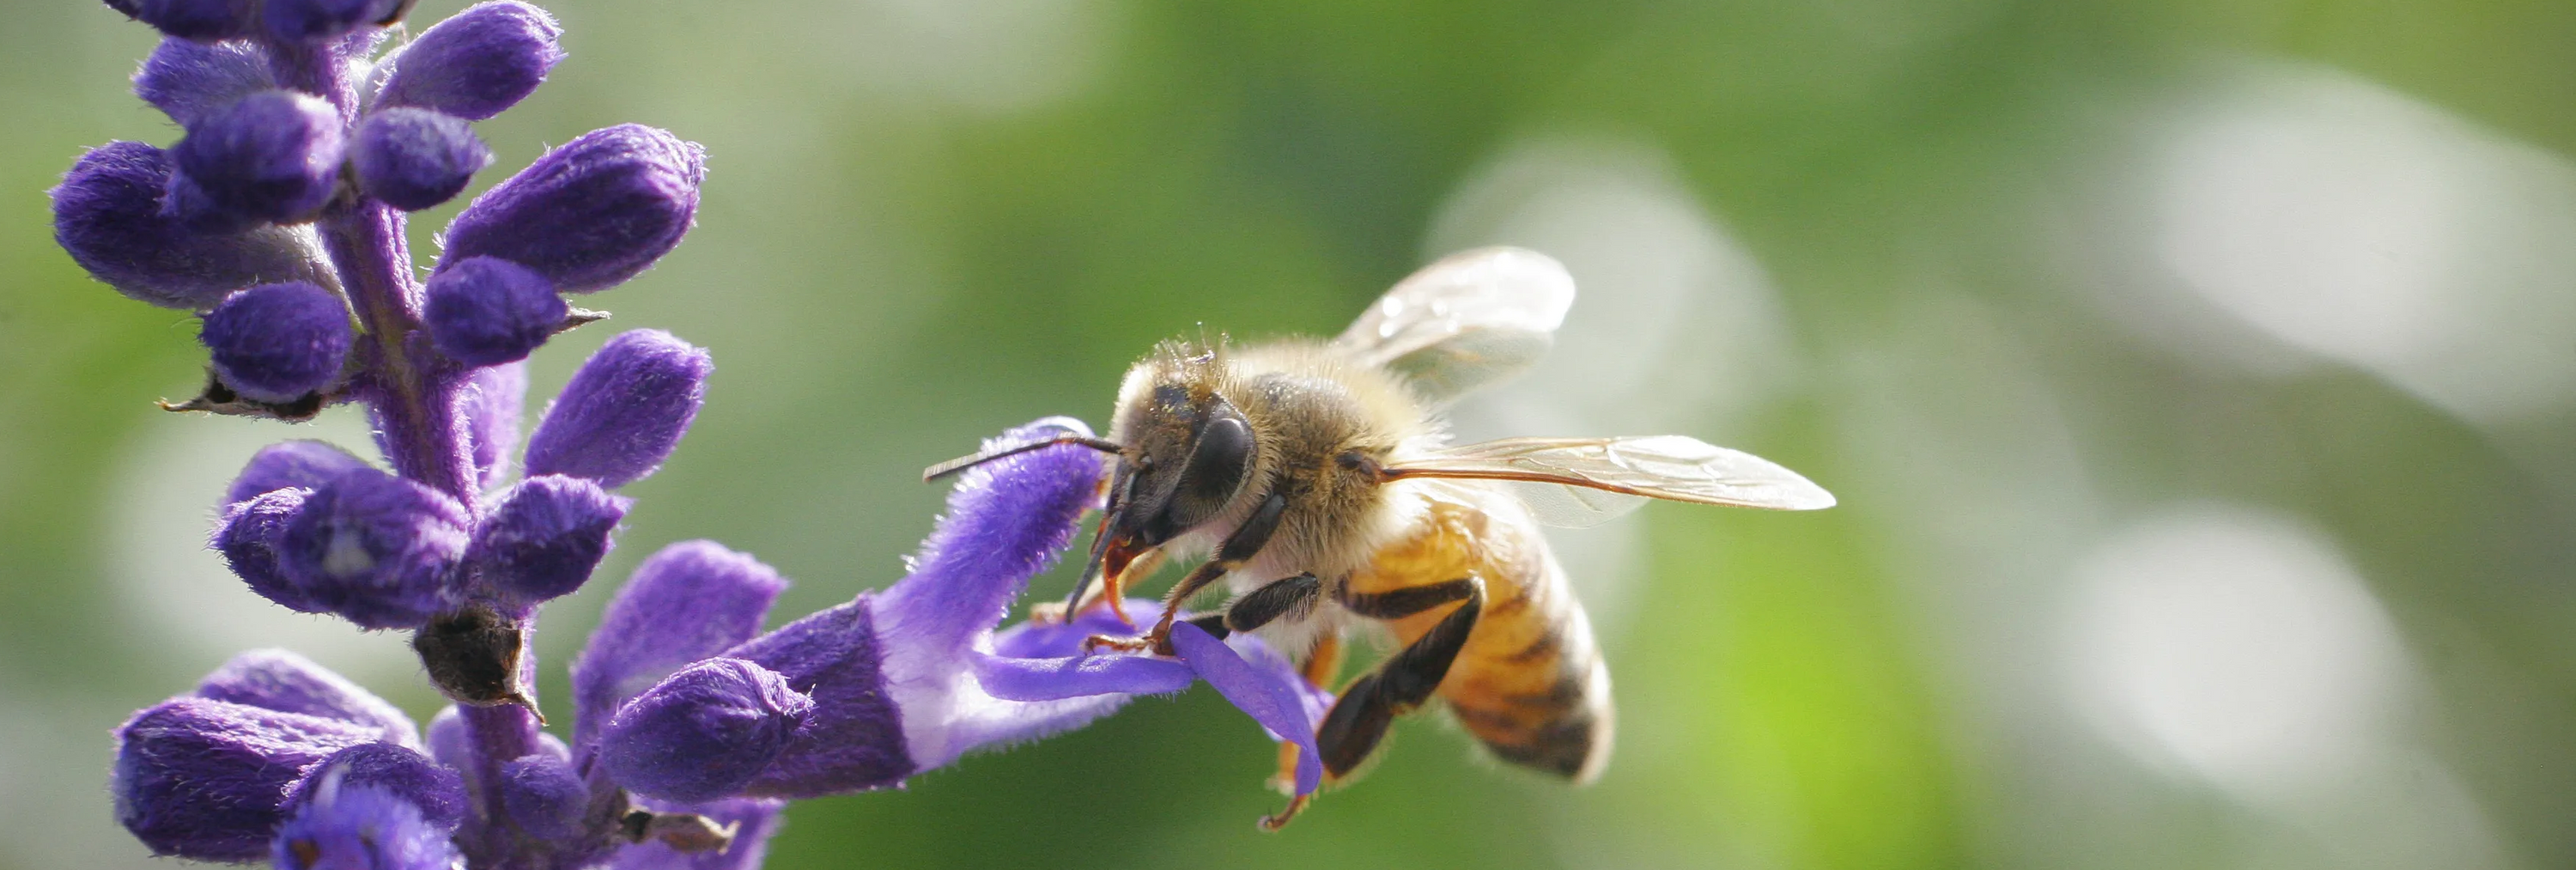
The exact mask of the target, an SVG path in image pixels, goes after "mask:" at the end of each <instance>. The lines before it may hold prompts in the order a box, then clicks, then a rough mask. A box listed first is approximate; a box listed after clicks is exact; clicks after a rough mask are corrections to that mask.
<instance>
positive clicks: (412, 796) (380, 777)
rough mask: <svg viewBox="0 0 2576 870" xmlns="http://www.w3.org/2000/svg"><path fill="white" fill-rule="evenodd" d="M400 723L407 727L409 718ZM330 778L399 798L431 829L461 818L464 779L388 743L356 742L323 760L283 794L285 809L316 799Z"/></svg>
mask: <svg viewBox="0 0 2576 870" xmlns="http://www.w3.org/2000/svg"><path fill="white" fill-rule="evenodd" d="M403 724H404V727H406V728H408V727H410V724H411V723H408V722H406V723H403ZM334 779H337V780H338V781H339V782H340V784H341V785H342V786H344V787H345V786H353V785H363V786H367V787H369V788H377V789H382V790H384V791H386V792H388V793H391V794H393V795H394V796H396V797H399V798H402V799H403V801H404V802H406V803H409V804H411V805H412V806H413V807H415V808H417V809H419V810H420V817H421V820H422V821H424V822H426V823H428V824H429V825H430V826H431V827H434V828H440V829H443V830H451V831H452V830H455V829H456V826H457V825H460V824H463V823H464V822H465V780H463V779H461V778H459V777H458V776H457V775H456V771H453V770H449V769H447V768H446V767H444V766H441V765H440V764H439V763H438V762H435V761H431V760H429V756H426V755H422V754H420V753H419V752H417V751H414V750H411V749H406V748H404V747H401V746H396V745H394V744H391V743H361V744H358V745H356V746H352V747H349V748H347V749H343V750H340V751H339V752H338V753H335V754H333V755H332V756H331V757H330V758H326V759H323V761H322V763H321V764H318V765H314V767H313V769H312V770H309V771H305V773H304V779H303V780H301V781H299V782H297V783H296V784H295V788H294V789H293V791H291V792H290V793H289V794H288V795H287V798H286V807H287V812H288V813H289V814H290V815H291V814H293V813H294V812H295V811H296V809H297V808H299V807H302V806H304V805H305V804H309V803H313V802H314V801H316V800H318V799H319V798H320V797H321V794H320V793H321V791H322V789H323V787H324V786H327V785H329V784H330V783H331V781H332V780H334Z"/></svg>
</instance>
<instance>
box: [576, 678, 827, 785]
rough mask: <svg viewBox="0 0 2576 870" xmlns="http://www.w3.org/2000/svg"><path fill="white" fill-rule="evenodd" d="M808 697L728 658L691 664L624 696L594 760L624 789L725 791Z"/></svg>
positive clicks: (748, 772)
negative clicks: (631, 697)
mask: <svg viewBox="0 0 2576 870" xmlns="http://www.w3.org/2000/svg"><path fill="white" fill-rule="evenodd" d="M813 709H814V701H813V699H812V698H809V697H807V696H805V695H804V694H803V693H800V692H798V691H796V690H795V689H792V688H789V687H788V685H787V678H786V677H783V676H780V675H779V674H778V673H777V672H776V671H772V670H770V669H768V668H764V667H761V666H759V665H757V664H753V663H751V662H747V661H743V660H741V659H734V658H714V659H708V660H706V661H702V662H699V663H697V664H694V665H690V666H688V667H687V668H684V669H682V670H681V671H680V672H679V673H676V674H672V675H671V676H670V678H669V679H665V680H663V681H662V682H661V684H659V685H656V686H654V687H653V688H652V689H650V690H647V691H646V692H645V693H644V694H642V695H638V696H636V697H635V699H634V700H633V701H629V702H627V704H626V706H625V707H624V708H623V709H620V710H618V711H617V716H616V718H614V719H611V720H609V723H608V727H607V729H606V730H604V731H602V732H601V734H600V744H599V745H600V754H599V761H600V764H602V765H605V766H606V767H605V769H606V770H607V771H608V776H609V778H610V779H611V780H614V781H615V782H616V783H617V784H618V785H622V786H625V787H626V788H627V789H628V790H629V791H633V792H635V793H637V794H641V795H645V796H647V797H655V798H661V799H664V800H674V801H709V800H715V799H718V798H724V797H731V796H732V795H733V794H734V793H735V792H738V791H740V790H741V789H742V787H743V786H744V785H746V784H748V783H750V782H751V780H752V778H753V777H755V776H758V775H759V774H760V772H761V770H762V769H764V768H767V767H768V766H769V764H770V762H771V761H772V760H774V759H776V758H777V757H778V754H779V752H780V750H782V749H784V748H786V745H787V739H788V737H789V736H790V735H792V734H794V733H795V732H796V729H797V727H798V726H799V725H800V724H801V722H802V720H803V718H804V717H805V715H806V714H807V713H809V712H811V711H812V710H813Z"/></svg>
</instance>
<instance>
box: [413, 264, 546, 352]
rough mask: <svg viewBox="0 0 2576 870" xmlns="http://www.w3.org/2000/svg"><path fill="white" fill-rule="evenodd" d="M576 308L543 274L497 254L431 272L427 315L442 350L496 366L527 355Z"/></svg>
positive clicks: (431, 334)
mask: <svg viewBox="0 0 2576 870" xmlns="http://www.w3.org/2000/svg"><path fill="white" fill-rule="evenodd" d="M571 313H572V306H570V305H566V304H564V301H563V297H561V296H557V295H555V287H554V285H553V284H550V283H547V281H546V279H545V277H544V276H542V275H539V274H537V273H535V272H531V271H528V269H527V267H525V266H521V265H519V264H517V263H513V262H510V261H508V260H504V259H501V258H498V257H475V258H472V259H468V260H462V261H459V262H457V263H456V264H454V265H451V266H449V267H447V268H445V269H441V270H439V271H438V274H435V275H431V276H429V300H428V302H427V308H426V311H425V312H424V315H425V317H424V319H425V320H427V326H428V327H429V342H430V344H431V345H432V346H434V347H436V348H438V352H439V353H443V354H446V355H447V358H448V359H452V360H455V361H457V362H461V363H464V364H466V365H469V366H492V365H500V364H502V363H508V362H517V361H519V360H523V359H527V358H528V354H529V352H531V351H534V350H536V349H537V347H538V346H539V345H543V344H545V343H546V339H548V338H551V337H553V336H554V334H555V330H556V329H558V328H560V327H562V326H563V322H564V318H565V317H566V316H568V315H570V314H571Z"/></svg>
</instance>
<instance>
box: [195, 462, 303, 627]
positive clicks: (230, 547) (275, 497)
mask: <svg viewBox="0 0 2576 870" xmlns="http://www.w3.org/2000/svg"><path fill="white" fill-rule="evenodd" d="M312 495H313V491H312V490H310V489H304V488H300V487H286V488H282V489H273V490H270V491H268V492H264V493H260V494H259V495H255V496H252V497H250V498H247V499H244V500H241V501H237V502H233V503H231V504H230V505H228V506H227V507H225V509H224V515H223V518H222V519H220V520H218V521H217V522H216V524H215V535H214V539H213V541H211V542H210V543H209V546H211V547H212V548H213V549H214V550H215V552H217V553H221V554H223V557H224V566H225V567H227V568H231V569H232V572H233V576H236V577H240V578H241V579H242V582H244V583H248V584H250V591H252V592H257V593H259V596H260V597H261V598H266V599H268V600H270V601H273V602H276V603H277V605H278V606H280V607H284V608H286V609H288V610H293V611H296V612H298V613H328V612H330V610H331V608H329V607H328V606H325V605H324V604H323V603H322V602H320V601H316V600H314V599H313V596H311V595H309V594H306V593H305V591H304V589H303V587H300V586H297V585H295V584H294V583H292V582H289V581H288V580H287V579H286V573H285V572H284V571H282V570H280V569H279V568H278V567H277V545H278V542H279V541H281V540H283V539H285V537H286V526H287V524H288V523H291V522H293V521H294V520H295V515H296V514H297V513H299V512H301V511H303V510H304V500H305V499H306V498H308V497H310V496H312Z"/></svg>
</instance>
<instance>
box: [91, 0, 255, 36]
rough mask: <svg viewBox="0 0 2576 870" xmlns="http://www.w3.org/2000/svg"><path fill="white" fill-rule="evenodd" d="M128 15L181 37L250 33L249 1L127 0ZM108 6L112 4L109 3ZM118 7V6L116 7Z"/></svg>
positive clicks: (251, 0)
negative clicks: (130, 4) (130, 6)
mask: <svg viewBox="0 0 2576 870" xmlns="http://www.w3.org/2000/svg"><path fill="white" fill-rule="evenodd" d="M130 2H131V3H132V8H131V10H130V11H128V14H130V15H133V16H134V17H135V18H138V19H141V20H142V21H143V23H145V24H149V25H152V26H153V28H155V29H157V30H160V31H161V32H162V33H166V34H169V35H171V36H176V37H179V38H182V39H224V38H227V37H233V36H240V35H242V34H244V33H248V32H250V13H251V6H252V2H253V0H130ZM111 5H112V4H111ZM120 8H121V7H120Z"/></svg>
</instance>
